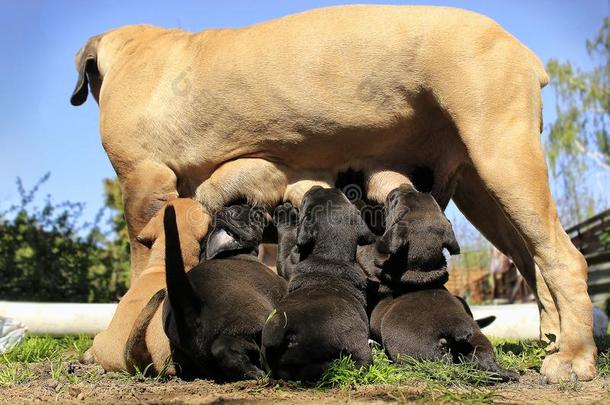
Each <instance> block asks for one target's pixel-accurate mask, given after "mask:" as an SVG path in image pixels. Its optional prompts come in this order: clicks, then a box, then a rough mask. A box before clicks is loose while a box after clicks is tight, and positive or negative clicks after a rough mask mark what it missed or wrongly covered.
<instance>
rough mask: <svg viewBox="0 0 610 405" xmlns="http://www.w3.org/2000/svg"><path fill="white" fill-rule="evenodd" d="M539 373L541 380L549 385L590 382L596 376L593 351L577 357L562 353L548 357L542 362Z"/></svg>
mask: <svg viewBox="0 0 610 405" xmlns="http://www.w3.org/2000/svg"><path fill="white" fill-rule="evenodd" d="M540 373H541V374H542V378H543V380H544V381H545V382H547V383H550V384H556V383H559V382H562V381H575V380H578V381H590V380H592V379H593V378H594V377H595V375H596V374H597V371H596V369H595V351H594V350H593V351H592V352H588V353H586V352H583V353H581V354H580V355H577V356H574V355H572V354H571V353H564V352H559V353H555V354H551V355H548V356H547V357H546V358H545V359H544V361H543V362H542V367H541V368H540Z"/></svg>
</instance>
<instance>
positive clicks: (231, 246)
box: [205, 228, 243, 260]
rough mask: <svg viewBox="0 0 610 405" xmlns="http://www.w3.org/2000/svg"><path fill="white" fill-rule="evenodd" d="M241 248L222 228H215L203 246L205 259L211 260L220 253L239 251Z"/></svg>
mask: <svg viewBox="0 0 610 405" xmlns="http://www.w3.org/2000/svg"><path fill="white" fill-rule="evenodd" d="M242 247H243V246H242V245H241V244H240V243H239V241H238V240H237V239H235V237H233V236H232V235H230V234H229V233H228V232H227V231H225V230H224V229H222V228H216V229H214V230H213V231H212V233H210V235H209V236H208V241H207V243H206V245H205V258H206V259H207V260H210V259H213V258H215V257H216V256H218V255H219V254H220V253H222V252H227V251H231V250H238V249H241V248H242Z"/></svg>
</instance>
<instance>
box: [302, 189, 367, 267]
mask: <svg viewBox="0 0 610 405" xmlns="http://www.w3.org/2000/svg"><path fill="white" fill-rule="evenodd" d="M373 242H375V235H374V234H373V233H372V232H371V231H370V229H369V228H368V226H367V225H366V223H365V222H364V220H363V219H362V216H361V215H360V212H359V211H358V209H357V208H356V207H355V206H354V205H353V204H352V203H351V202H350V201H349V200H348V199H347V197H346V196H345V195H344V194H343V193H342V192H341V191H339V190H337V189H331V188H322V187H320V186H315V187H312V188H311V189H310V190H309V191H307V193H305V195H304V197H303V201H302V206H301V210H300V211H299V225H298V229H297V246H298V248H299V251H300V252H301V254H303V253H304V252H305V253H306V252H308V251H310V250H311V249H312V248H313V246H314V245H316V244H320V245H322V246H324V247H327V246H330V245H335V246H337V247H339V248H340V249H342V250H351V251H353V254H354V255H355V249H356V246H357V245H367V244H371V243H373Z"/></svg>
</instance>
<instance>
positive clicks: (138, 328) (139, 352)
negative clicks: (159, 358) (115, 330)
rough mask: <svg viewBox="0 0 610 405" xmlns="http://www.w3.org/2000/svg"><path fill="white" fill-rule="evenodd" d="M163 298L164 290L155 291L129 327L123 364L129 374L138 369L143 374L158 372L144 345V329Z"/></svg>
mask: <svg viewBox="0 0 610 405" xmlns="http://www.w3.org/2000/svg"><path fill="white" fill-rule="evenodd" d="M164 299H165V290H159V291H157V292H156V293H155V295H153V296H152V297H151V298H150V300H149V301H148V304H146V306H145V307H144V308H143V309H142V311H141V312H140V314H139V315H138V317H137V318H136V322H135V323H134V325H133V327H132V328H131V332H130V333H129V338H128V339H127V344H126V345H125V364H126V365H127V371H128V372H129V373H131V374H135V372H136V371H138V370H139V371H140V372H142V373H144V374H145V375H155V374H158V373H159V370H157V369H156V368H155V365H154V364H153V359H152V356H151V355H150V351H149V350H148V346H147V345H146V330H147V329H148V325H149V324H150V321H151V319H152V318H153V316H154V315H155V313H156V312H157V309H158V308H159V305H161V303H162V302H163V300H164ZM151 365H152V367H151Z"/></svg>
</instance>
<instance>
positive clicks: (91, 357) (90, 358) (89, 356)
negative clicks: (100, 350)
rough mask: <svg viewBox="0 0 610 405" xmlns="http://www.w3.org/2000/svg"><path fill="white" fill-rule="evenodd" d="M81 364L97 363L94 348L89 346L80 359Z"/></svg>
mask: <svg viewBox="0 0 610 405" xmlns="http://www.w3.org/2000/svg"><path fill="white" fill-rule="evenodd" d="M78 361H79V362H80V363H81V364H96V363H97V360H96V359H95V354H94V353H93V348H89V349H88V350H87V351H86V352H85V353H83V355H82V356H81V357H80V359H78Z"/></svg>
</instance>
